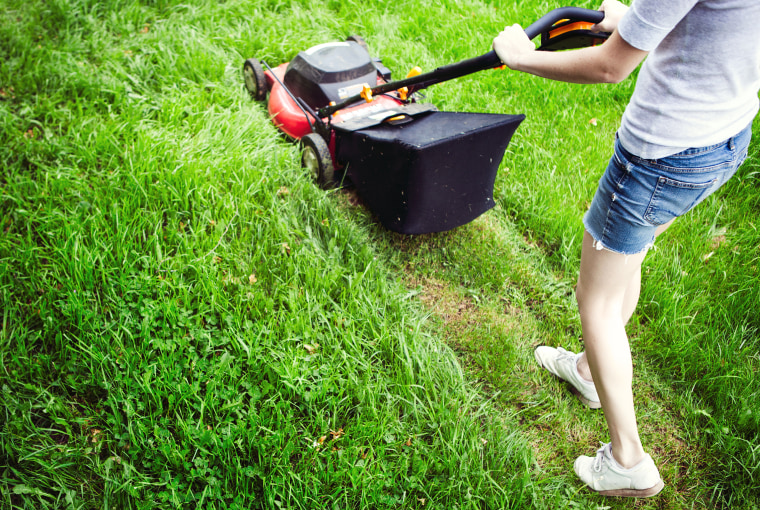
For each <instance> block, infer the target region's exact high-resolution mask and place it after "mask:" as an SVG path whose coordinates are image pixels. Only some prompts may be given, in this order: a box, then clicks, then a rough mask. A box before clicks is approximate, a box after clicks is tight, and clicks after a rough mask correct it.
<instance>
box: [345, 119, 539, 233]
mask: <svg viewBox="0 0 760 510" xmlns="http://www.w3.org/2000/svg"><path fill="white" fill-rule="evenodd" d="M420 106H421V105H420ZM418 110H419V111H417V112H412V114H406V115H396V116H395V117H390V118H388V117H387V116H386V117H385V118H383V119H382V120H380V121H376V122H375V124H374V125H369V126H366V124H367V123H366V122H365V125H364V126H362V125H354V126H343V127H337V126H336V159H337V160H339V161H340V162H341V163H343V164H345V165H346V175H347V177H348V178H349V179H350V180H351V183H352V184H353V185H354V186H355V187H356V190H357V193H358V194H359V196H360V197H361V199H362V200H363V201H364V202H365V203H366V204H367V207H368V208H369V209H370V210H371V211H372V212H373V213H374V214H375V215H376V216H377V217H378V219H379V220H380V222H381V223H382V224H383V225H384V226H385V227H386V228H388V229H389V230H392V231H395V232H400V233H402V234H426V233H432V232H442V231H445V230H450V229H452V228H455V227H458V226H460V225H464V224H465V223H468V222H470V221H472V220H474V219H475V218H477V217H478V216H480V215H481V214H483V213H484V212H486V211H487V210H489V209H491V208H492V207H493V206H494V200H493V186H494V181H495V179H496V172H497V170H498V168H499V164H500V163H501V160H502V158H503V157H504V152H505V150H506V148H507V144H509V141H510V140H511V138H512V135H513V134H514V132H515V130H516V129H517V127H518V126H519V125H520V122H522V120H523V119H524V118H525V116H524V115H504V114H491V113H463V112H441V111H435V108H434V107H430V106H429V105H428V107H427V108H424V107H423V108H419V109H418ZM431 110H432V111H431ZM385 115H390V114H385ZM370 124H371V122H370Z"/></svg>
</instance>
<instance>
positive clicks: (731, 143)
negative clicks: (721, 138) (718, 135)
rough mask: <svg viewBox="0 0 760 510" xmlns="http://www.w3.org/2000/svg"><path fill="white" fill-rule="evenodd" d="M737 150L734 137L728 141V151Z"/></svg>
mask: <svg viewBox="0 0 760 510" xmlns="http://www.w3.org/2000/svg"><path fill="white" fill-rule="evenodd" d="M735 148H736V143H735V140H734V137H733V136H732V137H731V138H729V139H728V150H731V151H732V150H734V149H735Z"/></svg>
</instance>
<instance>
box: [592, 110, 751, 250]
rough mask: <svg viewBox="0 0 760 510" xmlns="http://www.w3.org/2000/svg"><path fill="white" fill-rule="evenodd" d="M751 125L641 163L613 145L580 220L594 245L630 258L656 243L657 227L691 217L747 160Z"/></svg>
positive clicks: (618, 144) (617, 141)
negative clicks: (731, 134) (711, 142)
mask: <svg viewBox="0 0 760 510" xmlns="http://www.w3.org/2000/svg"><path fill="white" fill-rule="evenodd" d="M751 127H752V126H751V125H750V126H747V128H746V129H744V130H743V131H741V132H740V133H739V134H738V135H736V136H734V137H731V138H729V139H728V140H726V141H725V142H721V143H718V144H715V145H710V146H709V147H700V148H694V149H686V150H685V151H683V152H679V153H678V154H674V155H672V156H667V157H665V158H661V159H654V160H647V159H641V158H639V157H637V156H634V155H632V154H630V153H629V152H628V151H626V150H625V149H624V148H623V147H622V145H621V144H620V141H619V140H616V141H615V154H614V155H613V156H612V158H611V159H610V162H609V165H608V166H607V170H606V171H605V172H604V175H603V176H602V178H601V179H600V180H599V187H598V188H597V190H596V194H595V195H594V199H593V201H592V203H591V207H590V208H589V210H588V212H587V213H586V215H585V216H584V218H583V224H584V225H585V227H586V230H587V231H588V233H589V234H591V236H592V237H593V238H594V241H595V242H594V246H595V247H596V248H597V249H599V250H601V249H602V248H604V249H607V250H610V251H614V252H617V253H622V254H625V255H633V254H636V253H641V252H643V251H645V250H647V249H649V248H650V247H652V246H653V244H654V237H655V231H656V230H657V227H659V226H660V225H664V224H665V223H668V222H669V221H671V220H672V219H674V218H676V217H678V216H681V215H682V214H685V213H687V212H689V211H690V210H691V209H692V208H693V207H694V206H695V205H697V204H698V203H700V202H701V201H702V200H704V199H705V198H707V197H708V196H710V194H711V193H713V192H714V191H715V190H717V189H718V188H720V187H721V186H722V185H723V184H724V183H725V182H726V181H727V180H728V179H729V178H730V177H731V176H732V175H734V173H735V172H736V169H737V168H739V166H740V165H741V164H742V163H743V162H744V160H745V159H746V157H747V150H748V147H749V141H750V137H751V136H752V129H751Z"/></svg>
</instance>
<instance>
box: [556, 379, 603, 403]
mask: <svg viewBox="0 0 760 510" xmlns="http://www.w3.org/2000/svg"><path fill="white" fill-rule="evenodd" d="M554 377H557V376H556V375H555V376H554ZM557 379H559V380H560V381H562V382H564V383H565V384H566V385H567V387H568V388H570V391H571V392H572V393H573V395H575V396H576V397H577V398H578V400H580V401H581V403H583V404H584V405H585V406H586V407H589V408H591V409H601V408H602V403H601V402H597V401H595V400H589V399H587V398H586V397H584V396H583V393H581V392H580V391H578V390H577V389H576V387H575V386H573V385H572V384H570V383H569V382H567V381H565V380H564V379H562V378H561V377H557Z"/></svg>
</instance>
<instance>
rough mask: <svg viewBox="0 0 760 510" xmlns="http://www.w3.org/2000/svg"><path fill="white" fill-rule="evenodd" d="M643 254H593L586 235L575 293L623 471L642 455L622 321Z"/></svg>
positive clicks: (590, 361) (634, 294)
mask: <svg viewBox="0 0 760 510" xmlns="http://www.w3.org/2000/svg"><path fill="white" fill-rule="evenodd" d="M645 255H646V252H642V253H640V254H636V255H622V254H619V253H615V252H612V251H609V250H597V249H596V247H595V246H594V240H593V238H592V237H591V235H590V234H588V232H586V233H584V239H583V248H582V253H581V268H580V275H579V278H578V286H577V289H576V294H577V299H578V309H579V311H580V316H581V327H582V330H583V341H584V344H585V346H586V351H585V352H586V360H587V361H588V366H589V368H590V371H591V375H592V376H593V381H594V385H595V386H596V390H597V392H598V394H599V400H600V401H601V403H602V408H603V409H604V416H605V419H606V420H607V426H608V428H609V430H610V439H611V442H612V452H613V455H614V456H615V459H616V460H617V461H618V462H619V463H620V464H621V465H622V466H624V467H632V466H634V465H636V464H637V463H638V462H639V461H641V460H642V459H643V458H644V456H645V452H644V449H643V448H642V445H641V440H640V439H639V434H638V427H637V423H636V413H635V410H634V405H633V390H632V382H633V364H632V361H631V350H630V347H629V344H628V336H627V335H626V332H625V322H626V321H627V320H628V318H629V317H630V315H631V314H632V313H633V309H635V301H638V292H639V291H638V288H639V286H640V275H641V263H642V261H643V260H644V257H645ZM634 298H635V300H634ZM632 301H634V302H633V304H632V303H631V302H632Z"/></svg>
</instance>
